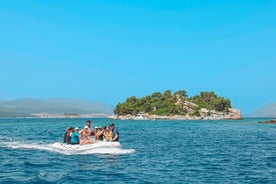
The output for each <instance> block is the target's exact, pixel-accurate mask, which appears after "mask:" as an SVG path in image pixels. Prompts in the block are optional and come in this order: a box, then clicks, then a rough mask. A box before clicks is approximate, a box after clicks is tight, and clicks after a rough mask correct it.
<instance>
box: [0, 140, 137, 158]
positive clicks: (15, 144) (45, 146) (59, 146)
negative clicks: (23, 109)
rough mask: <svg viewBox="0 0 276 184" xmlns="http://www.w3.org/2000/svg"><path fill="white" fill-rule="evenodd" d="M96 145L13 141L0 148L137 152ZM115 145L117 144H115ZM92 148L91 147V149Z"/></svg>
mask: <svg viewBox="0 0 276 184" xmlns="http://www.w3.org/2000/svg"><path fill="white" fill-rule="evenodd" d="M97 144H101V143H94V144H91V145H66V144H61V143H58V142H56V143H53V144H40V143H26V142H18V141H12V140H8V141H7V140H6V141H4V142H3V143H1V145H0V147H8V148H12V149H30V150H43V151H49V152H56V153H60V154H64V155H89V154H112V155H122V154H132V153H134V152H135V150H134V149H122V147H121V145H120V143H116V144H117V145H116V146H106V145H104V144H106V143H103V146H98V145H97ZM114 144H115V143H114ZM89 146H90V147H89Z"/></svg>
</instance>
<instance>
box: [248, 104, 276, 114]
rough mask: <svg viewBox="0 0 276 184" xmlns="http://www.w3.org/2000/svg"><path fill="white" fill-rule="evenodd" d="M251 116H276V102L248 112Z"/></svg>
mask: <svg viewBox="0 0 276 184" xmlns="http://www.w3.org/2000/svg"><path fill="white" fill-rule="evenodd" d="M247 116H249V117H273V118H274V117H276V103H271V104H267V105H265V106H263V107H261V108H260V109H258V110H257V111H255V112H253V113H250V114H248V115H247Z"/></svg>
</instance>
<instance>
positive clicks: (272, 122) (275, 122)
mask: <svg viewBox="0 0 276 184" xmlns="http://www.w3.org/2000/svg"><path fill="white" fill-rule="evenodd" d="M259 123H271V124H276V119H271V120H269V121H259Z"/></svg>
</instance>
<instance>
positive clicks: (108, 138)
mask: <svg viewBox="0 0 276 184" xmlns="http://www.w3.org/2000/svg"><path fill="white" fill-rule="evenodd" d="M104 137H105V141H107V142H111V141H112V132H111V131H110V128H109V127H108V126H107V127H105V134H104Z"/></svg>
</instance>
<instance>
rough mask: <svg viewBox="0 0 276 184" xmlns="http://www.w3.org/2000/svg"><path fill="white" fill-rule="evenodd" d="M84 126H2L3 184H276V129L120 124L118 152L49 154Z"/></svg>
mask: <svg viewBox="0 0 276 184" xmlns="http://www.w3.org/2000/svg"><path fill="white" fill-rule="evenodd" d="M85 121H86V119H28V118H22V119H20V118H14V119H8V118H5V119H0V126H1V132H0V149H1V152H0V161H1V162H0V168H1V172H0V183H1V184H2V183H62V184H63V183H116V184H117V183H276V139H275V138H276V125H275V124H260V123H258V121H259V119H245V120H241V121H119V120H116V121H113V122H114V123H115V125H116V126H117V128H118V129H119V132H120V143H121V145H122V148H120V149H109V150H106V149H105V150H102V149H98V150H94V151H91V152H85V153H80V152H66V151H57V150H55V149H54V148H53V147H51V145H52V144H53V143H55V142H62V139H63V134H64V131H65V128H66V127H68V126H78V127H83V126H84V124H85ZM110 122H111V121H110V120H108V119H92V126H99V125H100V126H104V125H108V124H109V123H110Z"/></svg>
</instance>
